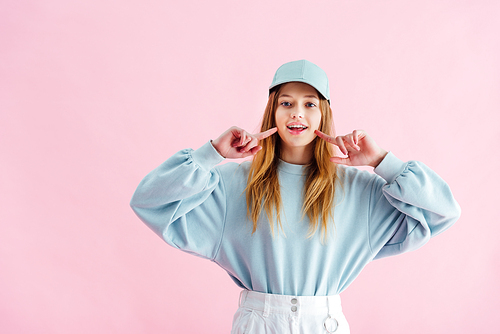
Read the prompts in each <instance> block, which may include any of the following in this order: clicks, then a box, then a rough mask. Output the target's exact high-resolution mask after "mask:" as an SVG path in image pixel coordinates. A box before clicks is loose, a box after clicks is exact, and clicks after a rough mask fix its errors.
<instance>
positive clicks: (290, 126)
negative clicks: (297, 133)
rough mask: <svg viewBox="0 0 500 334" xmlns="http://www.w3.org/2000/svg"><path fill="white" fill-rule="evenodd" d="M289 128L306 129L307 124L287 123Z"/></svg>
mask: <svg viewBox="0 0 500 334" xmlns="http://www.w3.org/2000/svg"><path fill="white" fill-rule="evenodd" d="M288 128H289V129H307V126H304V125H289V126H288Z"/></svg>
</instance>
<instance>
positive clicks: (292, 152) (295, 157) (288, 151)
mask: <svg viewBox="0 0 500 334" xmlns="http://www.w3.org/2000/svg"><path fill="white" fill-rule="evenodd" d="M312 144H313V143H311V144H309V145H307V146H301V147H282V148H281V157H280V158H281V160H283V161H284V162H288V163H290V164H294V165H307V164H308V163H310V162H311V160H312V157H313V149H314V146H313V145H312Z"/></svg>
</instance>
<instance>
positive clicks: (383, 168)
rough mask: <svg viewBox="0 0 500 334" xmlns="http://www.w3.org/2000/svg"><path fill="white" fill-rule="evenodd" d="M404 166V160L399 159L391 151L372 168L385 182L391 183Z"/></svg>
mask: <svg viewBox="0 0 500 334" xmlns="http://www.w3.org/2000/svg"><path fill="white" fill-rule="evenodd" d="M405 168H406V162H403V161H402V160H399V159H398V158H397V157H396V156H395V155H394V154H392V152H389V153H387V155H386V156H385V157H384V159H383V160H382V161H381V162H380V163H379V164H378V166H377V167H376V168H375V169H374V170H373V171H374V172H375V173H376V174H378V175H380V176H381V177H382V178H383V179H384V180H386V181H387V183H392V182H393V181H394V180H395V179H396V177H398V176H399V175H400V174H401V173H403V171H404V170H405Z"/></svg>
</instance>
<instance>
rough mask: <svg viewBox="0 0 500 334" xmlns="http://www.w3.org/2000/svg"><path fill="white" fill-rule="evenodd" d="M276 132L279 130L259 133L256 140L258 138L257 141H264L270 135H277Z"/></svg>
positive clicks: (273, 129) (274, 129)
mask: <svg viewBox="0 0 500 334" xmlns="http://www.w3.org/2000/svg"><path fill="white" fill-rule="evenodd" d="M276 131H278V128H276V127H275V128H272V129H269V130H266V131H264V132H260V133H257V134H255V135H254V136H255V138H257V140H262V139H264V138H267V137H269V136H270V135H272V134H273V133H275V132H276Z"/></svg>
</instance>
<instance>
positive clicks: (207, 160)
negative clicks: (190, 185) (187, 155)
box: [191, 141, 224, 170]
mask: <svg viewBox="0 0 500 334" xmlns="http://www.w3.org/2000/svg"><path fill="white" fill-rule="evenodd" d="M191 157H192V158H193V161H194V162H195V163H196V164H197V165H198V166H200V167H201V168H203V169H206V170H210V169H212V168H213V167H215V166H217V165H218V164H219V163H221V162H222V161H224V157H223V156H221V155H220V154H219V152H217V150H216V149H215V148H214V147H213V146H212V143H211V142H210V141H209V142H208V143H205V144H203V146H202V147H200V148H199V149H197V150H194V151H192V152H191Z"/></svg>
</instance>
